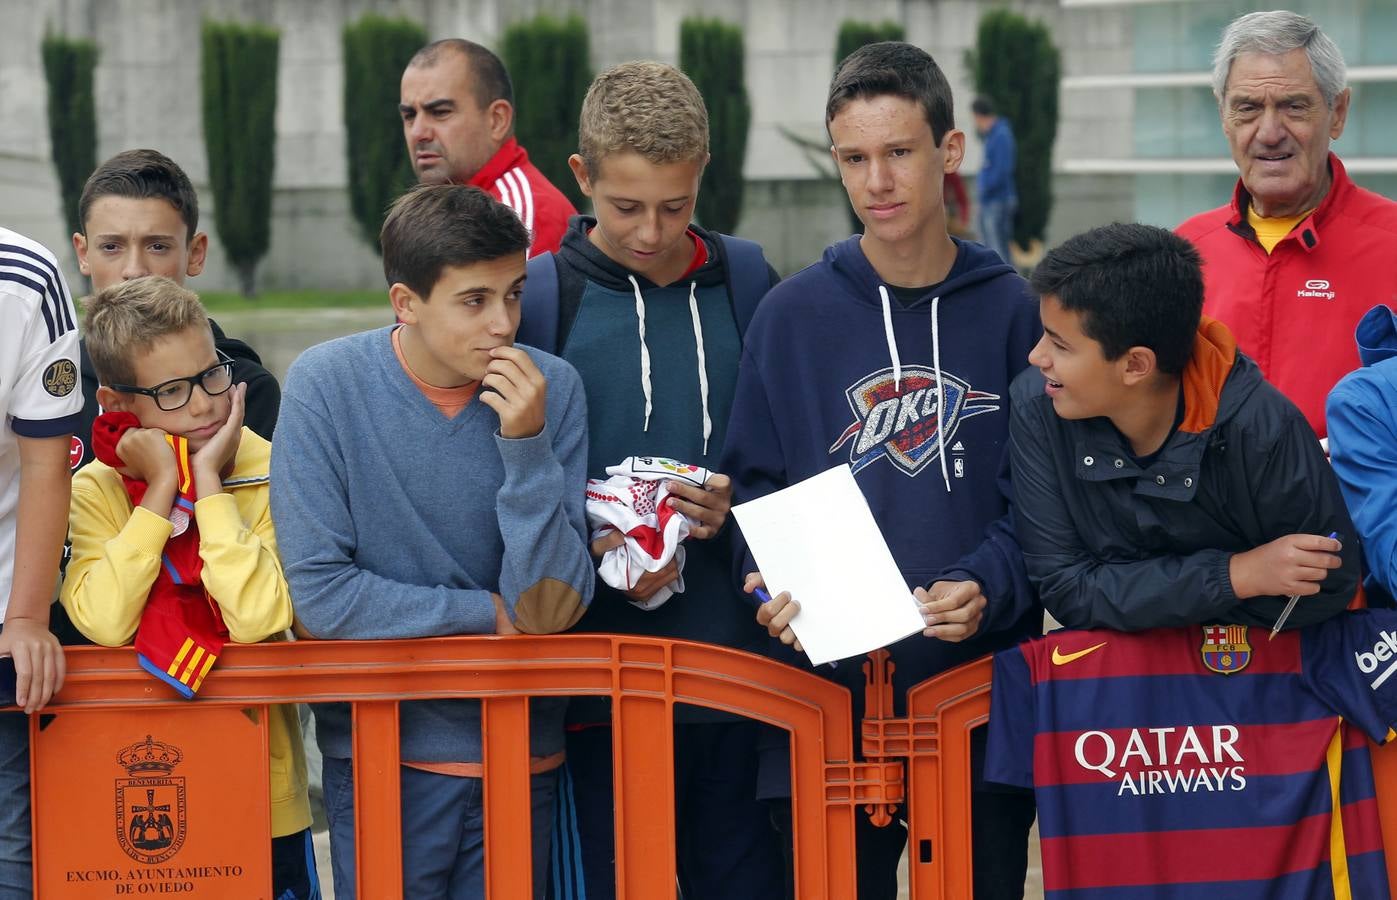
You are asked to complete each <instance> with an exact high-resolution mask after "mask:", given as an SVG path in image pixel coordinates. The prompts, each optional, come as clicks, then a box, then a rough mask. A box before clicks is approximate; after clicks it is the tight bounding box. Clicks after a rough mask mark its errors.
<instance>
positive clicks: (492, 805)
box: [480, 697, 534, 900]
mask: <svg viewBox="0 0 1397 900" xmlns="http://www.w3.org/2000/svg"><path fill="white" fill-rule="evenodd" d="M480 705H481V710H480V734H481V738H482V740H483V743H484V746H485V757H484V758H485V798H484V799H485V851H486V852H485V896H487V897H489V898H490V900H531V898H532V897H533V895H534V891H533V883H534V878H533V866H532V865H531V860H532V859H533V855H534V854H533V831H532V820H533V816H532V809H533V803H532V792H531V785H530V781H529V753H528V747H529V698H527V697H490V698H487V699H485V700H482V701H481V704H480ZM521 747H522V748H524V752H523V753H521V752H519V749H520V748H521Z"/></svg>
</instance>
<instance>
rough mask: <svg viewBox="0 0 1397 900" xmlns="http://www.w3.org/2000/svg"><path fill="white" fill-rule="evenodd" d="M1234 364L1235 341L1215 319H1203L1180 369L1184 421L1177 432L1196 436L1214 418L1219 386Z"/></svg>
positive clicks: (1218, 398) (1235, 353)
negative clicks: (1186, 362) (1185, 432)
mask: <svg viewBox="0 0 1397 900" xmlns="http://www.w3.org/2000/svg"><path fill="white" fill-rule="evenodd" d="M1236 361H1237V339H1236V338H1234V337H1233V336H1232V332H1231V331H1230V330H1229V329H1228V327H1227V326H1226V325H1224V324H1222V323H1221V322H1219V321H1218V320H1217V319H1214V318H1210V317H1209V316H1203V317H1202V318H1201V319H1200V321H1199V323H1198V333H1197V334H1196V335H1194V338H1193V356H1192V357H1191V358H1190V359H1189V361H1188V365H1186V366H1184V375H1183V389H1184V421H1183V424H1181V425H1180V426H1179V430H1180V431H1187V432H1190V433H1192V434H1198V433H1200V432H1203V431H1206V430H1207V429H1209V428H1211V427H1212V425H1213V422H1215V421H1216V420H1217V417H1218V405H1219V402H1220V400H1221V399H1222V386H1223V384H1224V383H1225V382H1226V381H1227V376H1228V374H1229V373H1231V371H1232V366H1233V364H1234V363H1236Z"/></svg>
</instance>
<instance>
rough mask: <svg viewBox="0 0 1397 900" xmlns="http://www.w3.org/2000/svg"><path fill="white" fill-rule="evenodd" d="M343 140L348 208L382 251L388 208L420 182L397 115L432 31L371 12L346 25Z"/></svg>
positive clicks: (363, 233)
mask: <svg viewBox="0 0 1397 900" xmlns="http://www.w3.org/2000/svg"><path fill="white" fill-rule="evenodd" d="M343 37H344V136H345V156H346V160H347V162H348V165H349V205H350V209H351V210H353V212H354V219H355V221H357V222H358V223H359V234H360V235H361V236H362V237H363V238H364V240H366V241H368V243H369V246H371V247H373V248H374V251H375V252H379V246H378V233H379V231H380V229H382V228H383V218H384V216H385V215H387V212H388V206H389V205H390V204H391V203H392V202H393V201H394V200H395V199H396V198H397V197H398V195H400V194H401V193H402V192H403V191H405V190H407V188H408V187H410V186H411V185H412V184H413V182H414V181H415V178H414V176H413V173H412V159H411V155H410V154H409V153H408V150H407V147H406V145H405V143H404V142H403V123H402V119H401V118H400V117H399V115H398V100H399V95H398V83H399V81H400V80H401V78H402V74H403V69H405V68H407V63H408V60H410V59H412V55H413V54H414V53H416V52H417V51H418V50H419V49H421V48H422V47H423V46H424V45H425V44H426V43H427V31H426V29H424V28H423V27H422V26H421V25H419V24H417V23H416V22H412V21H410V20H408V19H388V18H384V17H383V16H377V15H374V14H372V13H370V14H368V15H365V16H364V17H363V18H361V19H359V20H358V21H357V22H353V23H351V24H348V25H346V26H344V35H343Z"/></svg>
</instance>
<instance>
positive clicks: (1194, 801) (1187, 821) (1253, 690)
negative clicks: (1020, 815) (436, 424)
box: [985, 610, 1397, 900]
mask: <svg viewBox="0 0 1397 900" xmlns="http://www.w3.org/2000/svg"><path fill="white" fill-rule="evenodd" d="M1395 723H1397V612H1393V611H1389V610H1382V611H1378V610H1365V611H1362V612H1354V613H1345V614H1343V615H1340V616H1338V617H1337V618H1335V619H1332V620H1330V621H1328V622H1325V623H1323V624H1320V625H1316V626H1314V627H1312V628H1308V629H1304V630H1303V631H1290V632H1284V633H1282V634H1281V635H1279V636H1278V637H1276V639H1275V640H1271V639H1270V635H1269V632H1268V631H1266V630H1265V629H1259V628H1250V629H1249V628H1247V627H1246V626H1238V625H1204V626H1191V627H1188V628H1161V629H1155V630H1152V631H1144V632H1139V633H1135V634H1124V633H1121V632H1115V631H1059V632H1053V633H1051V634H1049V635H1047V636H1046V637H1043V638H1038V639H1035V640H1032V641H1027V642H1025V643H1023V644H1021V645H1020V646H1018V647H1016V648H1014V649H1012V650H1006V651H1004V652H1002V653H999V654H997V655H996V656H995V660H994V689H993V694H992V701H991V710H990V731H989V744H988V749H987V756H986V761H985V778H986V779H987V780H990V781H996V782H1001V783H1005V784H1014V785H1019V786H1023V787H1032V788H1033V789H1034V791H1035V793H1036V795H1037V799H1038V825H1039V833H1040V836H1041V838H1042V850H1043V876H1044V886H1045V888H1046V894H1047V897H1048V898H1049V900H1107V898H1110V900H1146V898H1149V900H1155V898H1160V900H1193V898H1205V897H1206V898H1219V897H1225V898H1227V900H1261V898H1266V900H1292V898H1293V900H1312V898H1314V900H1318V898H1339V900H1349V898H1352V900H1387V898H1390V894H1389V888H1388V883H1387V876H1386V869H1385V861H1384V858H1383V851H1382V836H1381V833H1380V831H1379V824H1378V812H1377V801H1376V799H1375V793H1374V783H1373V772H1372V766H1371V761H1370V759H1369V756H1368V749H1367V744H1366V742H1365V741H1364V735H1367V736H1368V737H1371V738H1372V739H1373V740H1375V741H1378V742H1380V743H1381V742H1385V741H1388V740H1391V739H1392V738H1393V737H1394V733H1393V731H1392V728H1393V726H1394V724H1395Z"/></svg>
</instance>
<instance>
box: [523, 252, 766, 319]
mask: <svg viewBox="0 0 1397 900" xmlns="http://www.w3.org/2000/svg"><path fill="white" fill-rule="evenodd" d="M718 239H719V240H720V241H721V242H722V244H723V253H724V255H725V256H726V257H727V273H728V288H729V295H730V296H731V297H732V311H733V315H734V317H736V319H737V333H738V335H746V334H747V325H748V324H749V323H751V321H752V313H754V312H756V309H757V301H759V300H761V299H762V297H763V296H765V295H766V292H767V291H769V290H771V267H770V266H769V265H767V262H766V257H765V256H764V255H763V254H762V248H761V245H760V244H758V243H756V242H755V241H749V240H745V239H744V238H739V237H733V236H732V235H730V234H720V235H718ZM530 278H532V274H531V275H530Z"/></svg>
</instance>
